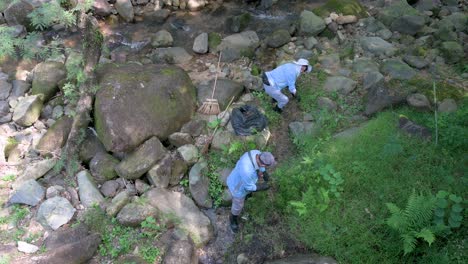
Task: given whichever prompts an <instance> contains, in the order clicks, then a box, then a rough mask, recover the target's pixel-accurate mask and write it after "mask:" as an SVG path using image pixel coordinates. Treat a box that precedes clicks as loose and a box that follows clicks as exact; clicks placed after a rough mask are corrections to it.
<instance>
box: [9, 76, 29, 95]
mask: <svg viewBox="0 0 468 264" xmlns="http://www.w3.org/2000/svg"><path fill="white" fill-rule="evenodd" d="M11 84H12V86H13V89H12V90H11V95H10V99H16V98H18V97H21V96H24V95H25V94H26V93H27V92H28V91H29V89H31V84H30V83H29V82H26V81H22V80H13V81H12V82H11Z"/></svg>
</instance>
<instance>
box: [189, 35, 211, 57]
mask: <svg viewBox="0 0 468 264" xmlns="http://www.w3.org/2000/svg"><path fill="white" fill-rule="evenodd" d="M192 50H193V51H194V52H196V53H199V54H205V53H207V52H208V33H206V32H203V33H201V34H200V35H198V36H197V37H196V38H195V40H194V41H193V48H192Z"/></svg>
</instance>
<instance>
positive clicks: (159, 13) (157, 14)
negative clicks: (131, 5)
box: [143, 9, 171, 24]
mask: <svg viewBox="0 0 468 264" xmlns="http://www.w3.org/2000/svg"><path fill="white" fill-rule="evenodd" d="M170 14H171V11H170V10H169V9H159V10H156V11H154V12H145V13H143V18H144V20H145V21H148V22H151V23H154V24H163V23H164V22H165V21H166V20H167V18H168V17H169V15H170Z"/></svg>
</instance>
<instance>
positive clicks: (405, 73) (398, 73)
mask: <svg viewBox="0 0 468 264" xmlns="http://www.w3.org/2000/svg"><path fill="white" fill-rule="evenodd" d="M382 73H383V74H385V75H389V76H390V77H392V78H393V79H397V80H410V79H412V78H413V77H414V76H415V75H416V74H417V72H416V71H415V70H414V69H413V68H411V67H410V66H409V65H408V64H406V63H404V62H402V61H401V60H398V59H389V60H386V61H384V62H383V63H382Z"/></svg>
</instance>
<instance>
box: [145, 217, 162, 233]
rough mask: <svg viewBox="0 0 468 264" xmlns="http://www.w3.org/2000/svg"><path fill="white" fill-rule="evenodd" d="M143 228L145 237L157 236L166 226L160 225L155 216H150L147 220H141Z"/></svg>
mask: <svg viewBox="0 0 468 264" xmlns="http://www.w3.org/2000/svg"><path fill="white" fill-rule="evenodd" d="M141 230H142V234H143V236H144V237H153V238H157V236H158V235H159V234H160V233H161V232H162V231H163V230H164V227H162V226H161V225H159V224H158V223H157V222H156V219H154V217H152V216H149V217H147V218H146V219H145V221H143V222H141Z"/></svg>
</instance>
